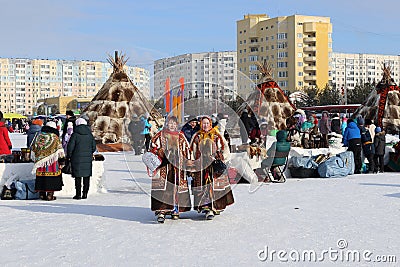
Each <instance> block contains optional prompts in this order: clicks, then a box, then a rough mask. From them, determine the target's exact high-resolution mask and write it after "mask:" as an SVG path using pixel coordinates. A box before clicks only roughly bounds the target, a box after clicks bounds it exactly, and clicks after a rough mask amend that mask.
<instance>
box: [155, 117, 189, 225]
mask: <svg viewBox="0 0 400 267" xmlns="http://www.w3.org/2000/svg"><path fill="white" fill-rule="evenodd" d="M152 146H153V151H154V152H156V153H157V154H158V155H159V157H160V158H161V159H162V163H161V165H160V166H159V167H158V168H157V170H156V173H155V175H154V176H153V178H152V187H151V210H152V211H154V212H155V215H156V216H157V221H158V222H159V223H163V222H164V220H165V215H166V214H168V215H171V216H172V219H178V218H179V213H180V212H185V211H190V209H191V203H190V194H189V187H188V181H187V179H186V171H185V164H186V162H187V160H188V159H190V150H189V144H188V142H187V141H186V138H185V136H184V135H183V133H182V132H180V131H178V119H177V118H176V117H175V116H171V117H169V118H168V120H167V125H166V127H165V128H164V129H163V130H161V131H160V132H158V133H157V134H156V135H154V137H153V138H152Z"/></svg>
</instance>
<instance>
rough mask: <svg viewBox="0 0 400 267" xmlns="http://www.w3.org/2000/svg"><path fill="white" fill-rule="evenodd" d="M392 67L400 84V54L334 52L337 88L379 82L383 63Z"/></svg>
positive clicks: (332, 61)
mask: <svg viewBox="0 0 400 267" xmlns="http://www.w3.org/2000/svg"><path fill="white" fill-rule="evenodd" d="M384 63H385V64H386V65H390V66H391V68H392V78H393V79H394V81H395V82H396V84H398V85H399V80H400V56H395V55H378V54H348V53H338V52H334V53H332V58H331V62H330V65H331V70H332V83H333V84H336V87H337V88H339V89H340V88H346V89H354V87H355V86H356V85H357V84H359V85H361V84H364V83H368V82H370V83H373V82H376V83H377V82H379V81H380V80H381V79H382V67H383V64H384Z"/></svg>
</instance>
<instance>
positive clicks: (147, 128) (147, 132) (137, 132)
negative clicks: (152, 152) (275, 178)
mask: <svg viewBox="0 0 400 267" xmlns="http://www.w3.org/2000/svg"><path fill="white" fill-rule="evenodd" d="M151 121H152V119H151V117H147V118H146V117H145V116H141V117H138V116H137V115H136V114H134V115H133V116H132V119H131V121H130V123H129V125H128V131H129V133H130V134H131V145H132V148H133V150H134V151H135V154H136V155H140V154H141V153H142V150H143V145H144V149H145V151H148V150H149V147H150V141H151V127H152V124H151Z"/></svg>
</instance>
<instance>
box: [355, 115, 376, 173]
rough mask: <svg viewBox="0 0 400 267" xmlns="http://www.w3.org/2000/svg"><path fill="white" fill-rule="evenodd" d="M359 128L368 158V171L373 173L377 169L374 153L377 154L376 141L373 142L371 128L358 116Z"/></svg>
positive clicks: (364, 151)
mask: <svg viewBox="0 0 400 267" xmlns="http://www.w3.org/2000/svg"><path fill="white" fill-rule="evenodd" d="M357 122H358V128H360V134H361V145H362V150H363V153H364V156H365V157H366V158H367V159H368V172H369V173H373V172H374V170H375V163H374V155H375V147H374V143H372V138H371V134H370V133H369V130H368V129H367V128H365V126H364V119H363V118H358V120H357Z"/></svg>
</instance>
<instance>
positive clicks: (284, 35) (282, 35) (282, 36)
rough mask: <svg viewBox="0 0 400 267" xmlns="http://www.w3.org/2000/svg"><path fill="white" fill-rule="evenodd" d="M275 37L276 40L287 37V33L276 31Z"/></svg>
mask: <svg viewBox="0 0 400 267" xmlns="http://www.w3.org/2000/svg"><path fill="white" fill-rule="evenodd" d="M277 38H278V40H283V39H287V33H278V34H277Z"/></svg>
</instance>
